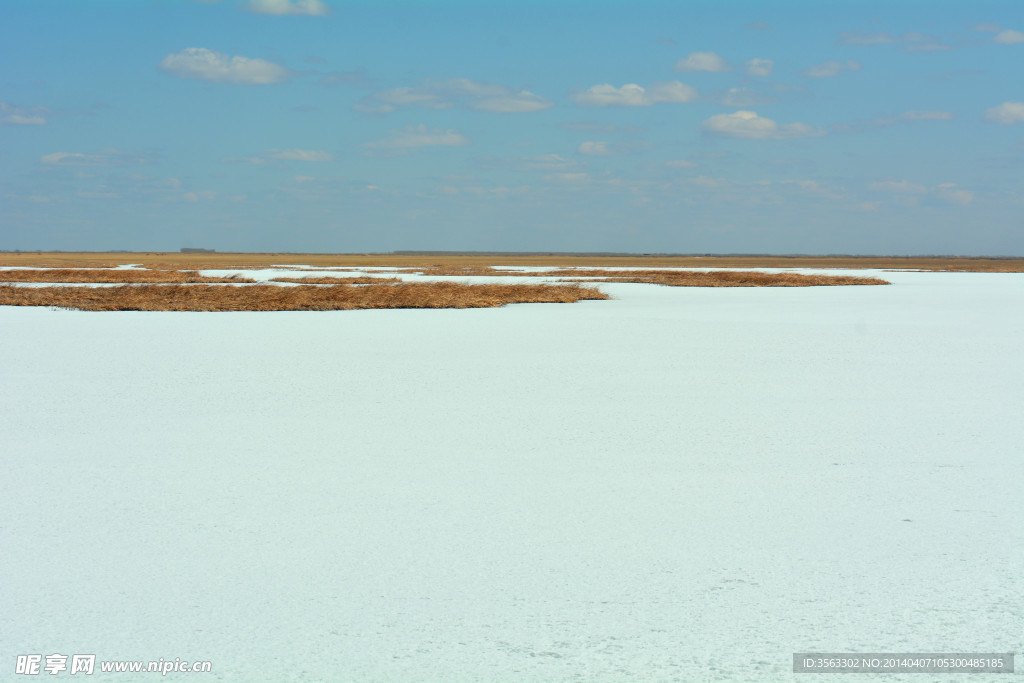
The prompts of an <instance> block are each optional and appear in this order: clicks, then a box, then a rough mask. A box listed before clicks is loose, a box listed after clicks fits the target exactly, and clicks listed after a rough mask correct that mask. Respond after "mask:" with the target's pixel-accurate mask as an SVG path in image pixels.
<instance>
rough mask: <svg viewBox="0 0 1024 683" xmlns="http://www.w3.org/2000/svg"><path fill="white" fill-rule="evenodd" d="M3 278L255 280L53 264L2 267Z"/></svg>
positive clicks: (189, 272)
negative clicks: (31, 267) (29, 267)
mask: <svg viewBox="0 0 1024 683" xmlns="http://www.w3.org/2000/svg"><path fill="white" fill-rule="evenodd" d="M0 282H83V283H85V282H91V283H104V282H117V283H121V284H130V283H136V282H139V283H141V282H146V283H150V282H173V283H190V282H255V280H251V279H249V278H243V277H239V276H237V275H233V276H231V277H206V276H205V275H200V274H199V273H197V272H195V271H188V270H98V269H94V270H69V269H65V268H49V269H46V270H0Z"/></svg>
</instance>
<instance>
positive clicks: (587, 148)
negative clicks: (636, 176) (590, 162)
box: [576, 140, 612, 157]
mask: <svg viewBox="0 0 1024 683" xmlns="http://www.w3.org/2000/svg"><path fill="white" fill-rule="evenodd" d="M576 151H578V152H579V153H580V154H586V155H587V156H599V157H600V156H608V155H609V154H611V153H612V152H611V150H610V149H609V148H608V143H607V142H604V141H602V140H589V141H587V142H584V143H582V144H581V145H580V146H579V148H578V149H577V150H576Z"/></svg>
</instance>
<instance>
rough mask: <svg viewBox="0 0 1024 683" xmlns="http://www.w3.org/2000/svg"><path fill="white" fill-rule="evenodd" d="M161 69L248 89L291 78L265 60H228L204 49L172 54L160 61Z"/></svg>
mask: <svg viewBox="0 0 1024 683" xmlns="http://www.w3.org/2000/svg"><path fill="white" fill-rule="evenodd" d="M160 68H161V69H163V71H165V72H166V73H168V74H170V75H172V76H176V77H177V78H196V79H199V80H204V81H213V82H214V83H241V84H245V85H267V84H270V83H280V82H281V81H285V80H288V79H289V78H290V77H291V76H292V72H291V71H290V70H289V69H286V68H284V67H283V66H278V65H277V64H274V63H272V62H268V61H266V60H263V59H250V58H249V57H229V56H228V55H225V54H221V53H220V52H214V51H213V50H207V49H206V48H202V47H190V48H187V49H185V50H182V51H181V52H175V53H172V54H169V55H167V56H166V57H164V58H163V59H162V60H160Z"/></svg>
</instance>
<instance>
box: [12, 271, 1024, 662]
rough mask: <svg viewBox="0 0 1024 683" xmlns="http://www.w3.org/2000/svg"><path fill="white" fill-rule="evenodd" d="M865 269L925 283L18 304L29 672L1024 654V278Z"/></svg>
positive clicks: (15, 379) (23, 642)
mask: <svg viewBox="0 0 1024 683" xmlns="http://www.w3.org/2000/svg"><path fill="white" fill-rule="evenodd" d="M864 274H868V275H877V276H881V277H884V278H885V279H888V280H890V281H892V282H893V283H894V284H893V285H892V286H887V287H814V288H736V289H733V288H720V289H697V288H672V287H659V286H654V285H642V284H607V285H601V287H602V289H604V290H605V291H606V292H608V293H610V294H612V295H613V296H614V297H615V299H614V300H612V301H604V302H601V301H598V302H583V303H577V304H530V305H512V306H507V307H505V308H499V309H473V310H372V311H337V312H322V313H319V312H318V313H313V312H284V313H86V312H74V311H57V310H48V309H38V308H36V309H34V308H15V307H2V308H0V386H2V388H3V391H2V393H0V449H2V450H3V460H2V463H3V476H2V478H0V525H2V536H0V604H2V605H3V610H2V613H0V652H2V653H3V658H4V661H2V662H0V666H2V667H4V668H3V669H2V670H4V671H7V674H8V675H9V674H10V673H11V671H13V667H14V658H15V655H17V654H29V653H39V654H43V655H46V654H51V653H55V652H59V653H65V654H69V653H95V654H96V655H97V658H98V659H99V660H115V659H125V660H156V659H157V658H160V657H162V658H164V659H165V660H166V659H172V660H173V659H174V658H175V657H180V658H182V659H189V660H209V661H211V662H212V663H213V672H212V673H208V674H201V675H198V676H197V677H196V678H197V680H198V678H202V679H203V680H230V681H236V680H237V681H242V680H246V681H258V680H531V681H532V680H536V681H542V680H543V681H550V680H565V681H569V680H602V681H603V680H607V681H621V680H719V679H720V680H752V681H761V680H804V678H803V677H801V676H798V675H794V674H792V673H791V670H792V654H793V653H794V652H807V651H818V652H1017V653H1019V652H1020V650H1021V648H1022V644H1024V643H1022V641H1024V629H1022V623H1024V578H1022V577H1024V571H1022V568H1024V525H1022V524H1021V520H1022V519H1024V495H1022V494H1021V491H1022V483H1024V458H1022V456H1021V444H1022V443H1024V427H1022V421H1021V420H1020V415H1021V412H1022V406H1024V363H1022V362H1021V358H1022V352H1024V343H1022V340H1024V316H1022V315H1021V311H1024V275H1022V274H979V273H917V272H909V273H878V272H874V271H872V272H865V273H864ZM477 281H479V280H477ZM520 281H521V280H520ZM1017 660H1018V661H1017V666H1018V671H1019V670H1020V668H1021V667H1024V662H1022V661H1021V659H1020V657H1018V658H1017ZM3 677H4V678H5V679H6V678H7V675H5V676H3ZM90 678H91V679H92V680H104V678H103V676H102V675H101V674H100V673H99V672H98V671H97V673H96V674H95V675H94V676H92V677H90ZM902 679H906V680H918V678H917V677H914V676H903V677H898V676H891V677H886V676H882V675H877V674H876V675H874V676H873V677H872V680H902ZM109 680H127V679H126V677H125V675H124V674H110V675H109ZM972 680H974V678H972ZM999 680H1002V678H1000V679H999Z"/></svg>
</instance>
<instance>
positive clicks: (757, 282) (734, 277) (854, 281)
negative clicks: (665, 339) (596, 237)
mask: <svg viewBox="0 0 1024 683" xmlns="http://www.w3.org/2000/svg"><path fill="white" fill-rule="evenodd" d="M558 274H559V275H563V274H564V275H572V276H574V277H573V278H572V279H576V278H580V277H586V278H593V277H600V278H602V280H601V282H646V283H650V284H656V285H667V286H669V287H824V286H834V285H888V284H892V283H891V282H887V281H885V280H882V279H880V278H876V277H853V276H848V275H801V274H800V273H761V272H756V271H745V270H715V271H710V272H701V271H694V270H639V271H635V272H629V273H624V272H622V271H614V270H586V271H572V270H569V271H559V272H558ZM567 281H571V280H563V282H567Z"/></svg>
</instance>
